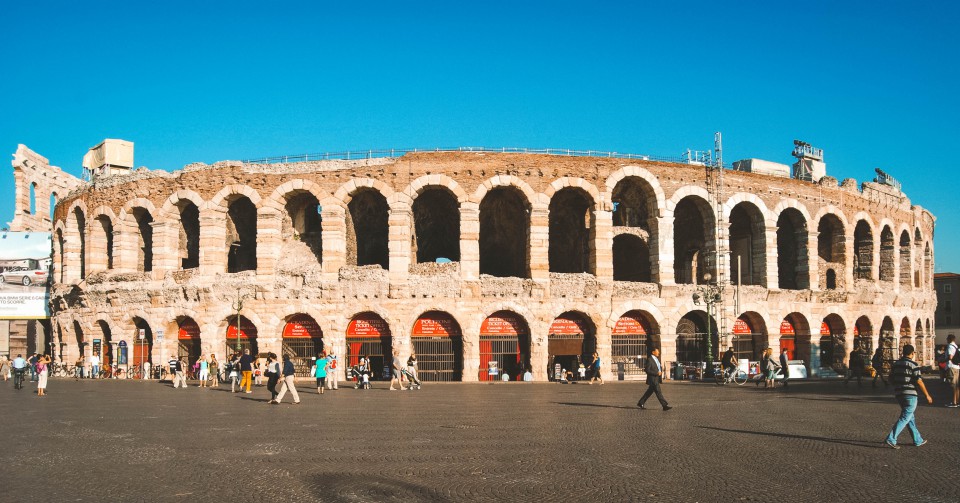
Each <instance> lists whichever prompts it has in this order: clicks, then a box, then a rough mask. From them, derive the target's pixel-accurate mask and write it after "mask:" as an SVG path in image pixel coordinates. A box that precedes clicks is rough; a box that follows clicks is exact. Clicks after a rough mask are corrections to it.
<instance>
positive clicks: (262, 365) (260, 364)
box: [253, 355, 267, 386]
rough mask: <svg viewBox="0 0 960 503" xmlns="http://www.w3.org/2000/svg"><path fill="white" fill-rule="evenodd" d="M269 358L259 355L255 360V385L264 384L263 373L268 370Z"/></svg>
mask: <svg viewBox="0 0 960 503" xmlns="http://www.w3.org/2000/svg"><path fill="white" fill-rule="evenodd" d="M266 366H267V359H266V358H263V357H262V356H260V355H257V359H256V360H254V362H253V385H254V386H263V373H264V372H265V371H266Z"/></svg>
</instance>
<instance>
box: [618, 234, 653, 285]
mask: <svg viewBox="0 0 960 503" xmlns="http://www.w3.org/2000/svg"><path fill="white" fill-rule="evenodd" d="M613 280H614V281H639V282H644V283H649V282H650V281H651V279H650V248H649V247H648V246H647V244H646V243H644V242H643V240H642V239H640V238H639V237H637V236H633V235H631V234H621V235H619V236H617V237H615V238H613Z"/></svg>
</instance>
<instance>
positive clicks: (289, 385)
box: [273, 355, 300, 405]
mask: <svg viewBox="0 0 960 503" xmlns="http://www.w3.org/2000/svg"><path fill="white" fill-rule="evenodd" d="M295 373H296V369H294V367H293V362H292V361H290V356H289V355H283V381H282V382H281V383H280V394H279V395H277V399H276V400H274V401H273V403H275V404H278V403H280V402H282V401H283V396H284V395H286V394H287V390H290V394H292V395H293V404H294V405H299V404H300V395H299V394H297V386H296V383H295V379H296V378H295V377H294V374H295Z"/></svg>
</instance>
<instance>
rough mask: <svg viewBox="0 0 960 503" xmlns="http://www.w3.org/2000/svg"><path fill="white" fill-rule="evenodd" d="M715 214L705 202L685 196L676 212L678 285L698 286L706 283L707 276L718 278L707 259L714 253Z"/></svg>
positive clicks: (675, 269)
mask: <svg viewBox="0 0 960 503" xmlns="http://www.w3.org/2000/svg"><path fill="white" fill-rule="evenodd" d="M712 217H713V215H712V213H711V212H710V207H709V206H708V205H707V203H706V201H703V200H702V199H699V198H694V197H686V198H684V199H683V200H682V201H680V203H679V204H677V208H676V210H675V211H674V223H673V236H674V237H673V242H674V276H675V281H676V282H677V283H678V284H699V283H703V282H704V274H706V273H710V274H711V275H712V276H713V277H716V275H715V274H714V271H713V268H712V267H713V264H712V261H710V263H709V265H708V257H709V256H710V254H711V253H712V252H713V248H714V244H713V240H712V239H711V240H708V239H707V236H709V235H712V233H713V231H712V227H713V220H712Z"/></svg>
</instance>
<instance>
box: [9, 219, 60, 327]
mask: <svg viewBox="0 0 960 503" xmlns="http://www.w3.org/2000/svg"><path fill="white" fill-rule="evenodd" d="M50 236H51V234H50V233H49V232H0V319H2V320H35V319H41V318H49V317H50V303H49V300H50V279H51V275H52V272H51V265H52V264H53V258H52V257H51V255H52V253H53V247H52V246H51V242H50V239H51V237H50Z"/></svg>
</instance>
